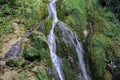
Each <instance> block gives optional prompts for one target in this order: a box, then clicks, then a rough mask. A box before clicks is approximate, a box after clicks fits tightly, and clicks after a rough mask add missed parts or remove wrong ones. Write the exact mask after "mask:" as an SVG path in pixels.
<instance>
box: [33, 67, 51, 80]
mask: <svg viewBox="0 0 120 80" xmlns="http://www.w3.org/2000/svg"><path fill="white" fill-rule="evenodd" d="M35 75H36V78H37V80H50V79H49V78H48V76H47V73H46V71H45V69H44V68H43V69H40V70H39V71H38V72H35Z"/></svg>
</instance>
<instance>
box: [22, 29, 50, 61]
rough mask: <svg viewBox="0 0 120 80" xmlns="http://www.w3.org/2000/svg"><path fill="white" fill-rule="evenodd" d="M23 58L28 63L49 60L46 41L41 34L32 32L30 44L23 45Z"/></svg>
mask: <svg viewBox="0 0 120 80" xmlns="http://www.w3.org/2000/svg"><path fill="white" fill-rule="evenodd" d="M23 56H24V57H25V59H27V60H30V61H34V60H39V61H40V60H47V59H50V53H49V48H48V44H47V40H46V37H45V36H44V35H43V33H41V32H37V31H34V32H33V33H32V34H31V36H30V43H27V44H26V45H25V49H24V51H23Z"/></svg>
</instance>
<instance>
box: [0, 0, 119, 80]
mask: <svg viewBox="0 0 120 80" xmlns="http://www.w3.org/2000/svg"><path fill="white" fill-rule="evenodd" d="M47 3H48V0H0V45H1V46H0V60H2V59H3V56H4V55H5V54H6V53H7V51H8V50H9V48H10V47H11V45H12V44H13V43H14V42H16V41H17V40H19V38H21V37H23V36H25V33H26V32H27V31H29V30H31V29H32V28H33V26H36V24H38V25H37V28H35V27H34V30H33V31H30V36H27V38H24V40H23V43H22V47H21V53H22V57H21V58H12V59H6V60H4V61H3V62H5V64H4V66H3V64H2V63H1V61H0V70H1V72H0V78H1V75H2V74H5V73H4V72H8V73H9V71H11V72H13V73H14V74H16V76H15V77H12V79H13V80H27V79H28V78H29V80H52V79H51V76H50V75H49V74H48V72H47V71H46V69H45V68H46V67H50V68H51V72H53V74H54V73H55V74H56V71H55V70H54V68H53V65H52V62H51V59H50V52H49V47H48V43H47V39H46V37H47V36H48V34H49V32H50V29H51V27H52V18H50V19H49V20H45V18H46V17H47V15H48V11H47V6H46V5H47ZM119 4H120V1H119V0H76V1H74V0H58V1H57V5H56V6H57V13H58V18H59V20H61V21H63V22H65V23H66V24H67V25H68V26H69V27H70V28H71V29H72V30H73V31H75V32H76V33H77V34H78V36H79V38H80V41H81V42H83V43H84V45H83V47H84V49H85V52H84V53H85V61H86V63H89V64H87V65H89V66H90V72H91V78H92V79H93V80H112V77H111V74H110V73H109V72H108V71H107V70H106V65H107V64H108V62H110V61H111V60H113V59H115V58H117V57H120V22H119V21H120V5H119ZM90 23H91V26H92V29H93V32H92V33H91V29H90V28H91V26H90V25H89V24H90ZM41 24H43V25H42V28H40V27H41ZM57 26H58V25H57ZM40 29H42V30H40ZM38 30H40V31H41V32H39V31H38ZM55 34H56V43H57V55H58V56H59V57H60V58H61V61H62V62H63V65H62V66H63V68H64V73H65V77H66V80H77V79H78V78H80V79H82V75H81V71H79V67H78V65H79V62H78V57H77V55H76V52H75V48H73V47H72V46H66V45H65V43H64V42H63V38H62V32H61V30H60V28H58V27H56V28H55ZM89 35H91V37H90V39H89V42H87V43H85V40H87V39H88V37H89ZM1 65H2V67H1ZM6 66H7V67H6ZM8 66H9V67H8ZM10 67H12V68H13V70H11V69H9V68H10ZM87 67H88V66H87ZM7 69H8V70H9V71H6V70H7ZM2 71H3V73H2ZM1 73H2V74H1ZM19 73H20V74H19ZM23 73H24V74H23ZM56 75H57V74H56ZM55 77H58V76H55ZM8 80H11V78H10V79H8Z"/></svg>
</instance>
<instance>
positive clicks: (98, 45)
mask: <svg viewBox="0 0 120 80" xmlns="http://www.w3.org/2000/svg"><path fill="white" fill-rule="evenodd" d="M111 45H112V41H111V40H110V39H109V38H107V37H106V36H104V35H103V34H100V33H95V34H94V35H93V37H92V40H91V60H92V62H91V65H92V70H93V73H94V74H93V75H94V77H95V78H96V79H98V80H101V79H103V76H104V74H105V72H106V65H107V62H108V61H109V60H110V59H111V50H110V49H111V48H110V47H111ZM108 51H109V52H108Z"/></svg>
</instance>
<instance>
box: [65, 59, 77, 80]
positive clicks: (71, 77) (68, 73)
mask: <svg viewBox="0 0 120 80" xmlns="http://www.w3.org/2000/svg"><path fill="white" fill-rule="evenodd" d="M63 67H64V72H65V77H66V80H77V78H76V77H75V74H74V70H73V68H72V67H71V65H70V63H69V62H68V60H67V59H63Z"/></svg>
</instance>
